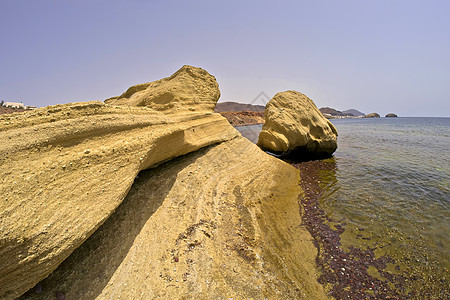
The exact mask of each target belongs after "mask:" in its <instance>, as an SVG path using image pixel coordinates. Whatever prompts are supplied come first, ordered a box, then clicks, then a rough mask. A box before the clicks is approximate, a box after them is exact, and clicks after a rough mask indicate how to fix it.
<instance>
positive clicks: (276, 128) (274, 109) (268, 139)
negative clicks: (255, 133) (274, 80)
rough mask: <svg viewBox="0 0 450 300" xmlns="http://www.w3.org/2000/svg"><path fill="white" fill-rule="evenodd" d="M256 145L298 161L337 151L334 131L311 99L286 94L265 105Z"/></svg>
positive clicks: (296, 94)
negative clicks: (262, 123)
mask: <svg viewBox="0 0 450 300" xmlns="http://www.w3.org/2000/svg"><path fill="white" fill-rule="evenodd" d="M258 146H260V147H261V148H262V149H263V150H268V151H272V152H275V153H280V152H281V153H287V154H290V155H293V156H296V157H298V158H300V159H305V158H309V157H312V158H315V157H322V156H330V155H331V154H332V153H333V152H334V151H335V150H336V148H337V131H336V128H335V127H334V125H333V124H331V122H330V121H328V120H327V119H326V118H325V117H324V116H323V115H322V113H321V112H320V111H319V110H318V109H317V107H316V105H315V104H314V102H313V101H312V100H311V99H309V98H308V97H307V96H305V95H303V94H302V93H299V92H297V91H286V92H281V93H278V94H276V95H275V96H274V97H273V98H272V99H271V100H270V101H269V102H268V103H267V105H266V110H265V122H264V125H263V128H262V131H261V133H260V134H259V139H258Z"/></svg>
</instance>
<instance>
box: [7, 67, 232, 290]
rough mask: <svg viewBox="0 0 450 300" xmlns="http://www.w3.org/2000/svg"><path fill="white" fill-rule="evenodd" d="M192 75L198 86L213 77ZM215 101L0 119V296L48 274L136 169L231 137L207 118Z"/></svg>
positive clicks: (54, 109) (64, 109)
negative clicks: (198, 80) (202, 79)
mask: <svg viewBox="0 0 450 300" xmlns="http://www.w3.org/2000/svg"><path fill="white" fill-rule="evenodd" d="M184 69H185V70H186V72H189V71H188V70H189V69H190V68H188V67H185V68H184ZM195 71H196V72H198V73H199V74H202V75H203V76H205V77H207V78H208V80H207V82H206V85H207V86H208V85H209V84H210V82H209V80H210V79H211V78H214V77H212V76H210V75H209V77H208V76H207V75H205V74H204V73H205V72H206V71H203V70H199V69H195ZM195 74H197V73H195ZM166 81H169V80H166ZM167 84H169V82H167ZM189 84H190V81H189V82H188V83H187V90H188V92H186V93H189V91H190V89H191V88H192V87H191V86H190V85H189ZM176 85H177V86H178V90H181V88H182V80H180V79H176ZM199 85H200V84H199ZM213 94H214V93H213ZM198 95H199V97H200V95H201V91H200V92H199V93H198ZM216 96H217V95H215V94H214V97H213V95H212V94H211V95H210V94H206V95H204V97H203V98H202V101H201V102H199V103H198V107H196V106H195V105H194V104H193V103H191V102H190V101H187V105H189V108H192V110H193V112H190V110H189V109H185V110H181V109H180V108H181V106H182V105H183V104H182V103H178V102H177V101H182V100H183V99H178V100H176V101H175V100H174V101H175V102H177V103H176V105H174V106H173V107H171V105H170V103H168V104H167V107H166V109H165V110H163V109H162V108H161V109H160V110H158V111H157V110H154V109H151V108H147V107H130V106H112V105H106V104H104V103H102V102H85V103H73V104H65V105H56V106H49V107H46V108H41V109H37V110H34V111H29V112H25V113H22V114H12V115H2V116H0V141H1V143H0V174H1V178H0V197H1V198H0V298H14V297H16V296H19V295H21V294H22V293H24V292H26V291H27V290H28V289H29V288H31V287H33V286H34V285H35V284H36V283H37V282H39V281H40V280H42V279H43V278H45V277H47V276H48V275H49V274H50V273H51V272H52V271H53V270H54V269H56V267H57V266H58V265H59V264H60V263H61V262H62V261H63V260H64V259H66V258H67V257H68V256H69V255H70V254H71V253H72V252H73V251H74V250H75V249H76V248H77V247H79V246H80V245H81V244H82V243H83V242H84V241H85V240H86V239H87V238H88V237H89V236H90V235H91V234H92V233H93V232H94V231H95V230H96V229H97V228H98V227H99V226H100V225H101V224H102V223H103V222H104V221H105V220H106V219H107V218H108V217H109V216H110V215H111V214H112V213H113V212H114V210H115V209H116V208H117V207H118V206H119V205H120V203H121V202H122V201H123V199H124V198H125V196H126V195H127V193H128V191H129V189H130V187H131V185H132V184H133V181H134V179H135V177H136V175H137V174H138V172H139V171H141V170H144V169H148V168H150V167H154V166H156V165H158V164H160V163H161V162H164V161H167V160H169V159H171V158H174V157H176V156H179V155H183V154H186V153H189V152H192V151H195V150H198V149H200V148H202V147H205V146H208V145H211V144H215V143H219V142H223V141H227V140H230V139H232V138H234V137H236V136H238V135H239V133H238V132H237V131H236V130H235V129H234V128H232V127H231V126H230V125H229V123H228V122H227V121H226V119H225V118H223V117H222V116H220V115H219V114H215V113H212V109H213V107H214V105H215V102H216V100H217V99H216V98H215V97H216ZM208 97H210V98H209V104H208V103H207V102H208V100H207V99H208ZM196 99H197V98H196ZM208 107H211V109H210V111H209V112H208V111H207V110H206V109H207V108H208Z"/></svg>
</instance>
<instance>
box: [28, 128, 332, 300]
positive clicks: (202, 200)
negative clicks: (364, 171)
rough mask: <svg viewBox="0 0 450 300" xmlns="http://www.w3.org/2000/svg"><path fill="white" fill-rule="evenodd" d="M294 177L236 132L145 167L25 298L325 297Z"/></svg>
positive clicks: (295, 172)
mask: <svg viewBox="0 0 450 300" xmlns="http://www.w3.org/2000/svg"><path fill="white" fill-rule="evenodd" d="M267 170H270V171H269V172H268V171H267ZM299 180H300V174H299V172H298V170H296V169H295V168H293V167H292V166H290V165H288V164H286V163H284V162H282V161H280V160H278V159H275V158H273V157H271V156H269V155H267V154H265V153H264V152H263V151H261V150H260V149H259V148H258V147H257V146H255V145H254V144H252V143H251V142H249V141H247V140H246V139H244V138H242V137H239V138H235V139H233V140H230V141H228V142H224V143H221V144H218V145H214V146H210V147H208V148H204V149H201V150H199V151H197V152H195V153H191V154H188V155H186V156H183V157H179V158H177V159H174V160H172V161H170V162H167V163H165V164H163V165H160V166H158V167H157V168H155V169H152V170H149V171H143V172H141V173H140V174H139V178H138V179H137V180H136V181H135V183H134V185H133V187H132V188H131V190H130V192H129V194H128V196H127V198H126V199H125V200H124V202H123V203H122V204H121V205H120V206H119V207H118V208H117V210H116V211H115V212H114V213H113V214H112V215H111V216H110V218H109V219H108V220H107V221H106V222H105V223H104V224H103V225H102V226H101V227H100V228H99V229H98V230H97V231H96V232H95V233H94V234H93V235H92V236H91V237H90V238H89V239H88V240H87V241H86V242H85V243H84V244H83V245H82V246H81V247H79V248H78V249H77V250H76V251H75V252H74V253H73V254H72V255H71V256H70V257H69V258H68V259H67V260H66V261H64V263H63V264H61V266H60V267H59V268H58V269H56V270H55V272H54V273H53V274H51V275H50V276H49V277H48V278H47V279H45V280H44V281H42V282H41V283H40V285H39V286H38V287H39V289H40V290H42V291H41V293H40V294H36V292H35V291H34V290H32V291H30V292H29V293H27V294H26V295H25V297H24V298H26V299H28V298H29V299H53V298H54V297H55V294H56V293H57V292H58V291H59V292H62V293H64V294H65V296H66V298H67V299H119V298H120V299H155V298H163V299H169V298H170V299H184V298H186V297H188V298H199V299H210V298H214V299H225V298H238V299H241V298H242V299H244V298H245V299H278V298H283V299H324V298H325V293H324V291H323V288H322V286H321V285H319V284H318V283H317V276H318V274H317V273H316V271H315V264H314V262H315V257H316V255H317V249H315V247H314V246H313V244H312V241H311V236H310V235H309V233H308V232H307V231H306V230H305V228H304V227H301V226H300V224H301V208H300V207H299V203H298V197H299V196H301V195H302V194H303V192H302V190H301V188H300V187H299V184H298V182H299Z"/></svg>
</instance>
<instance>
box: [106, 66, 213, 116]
mask: <svg viewBox="0 0 450 300" xmlns="http://www.w3.org/2000/svg"><path fill="white" fill-rule="evenodd" d="M219 97H220V91H219V84H218V83H217V81H216V78H214V76H212V75H211V74H209V73H208V72H206V71H205V70H203V69H201V68H195V67H192V66H183V67H182V68H181V69H179V70H178V71H177V72H175V73H174V74H173V75H172V76H170V77H167V78H163V79H161V80H157V81H153V82H149V83H142V84H138V85H134V86H132V87H130V88H129V89H128V90H127V91H126V92H125V93H123V94H122V95H121V96H119V97H113V98H110V99H107V100H105V103H107V104H114V105H130V106H146V107H149V108H153V109H155V110H163V111H165V110H167V109H170V110H172V111H186V110H187V111H207V112H212V111H213V110H214V107H215V105H216V102H217V100H219Z"/></svg>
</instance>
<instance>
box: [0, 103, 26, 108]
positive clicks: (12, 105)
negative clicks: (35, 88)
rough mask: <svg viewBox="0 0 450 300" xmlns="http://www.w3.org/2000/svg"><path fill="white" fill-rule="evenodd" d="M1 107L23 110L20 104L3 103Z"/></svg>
mask: <svg viewBox="0 0 450 300" xmlns="http://www.w3.org/2000/svg"><path fill="white" fill-rule="evenodd" d="M3 106H5V107H11V108H25V106H24V105H23V103H22V102H20V103H18V102H4V103H3Z"/></svg>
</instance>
